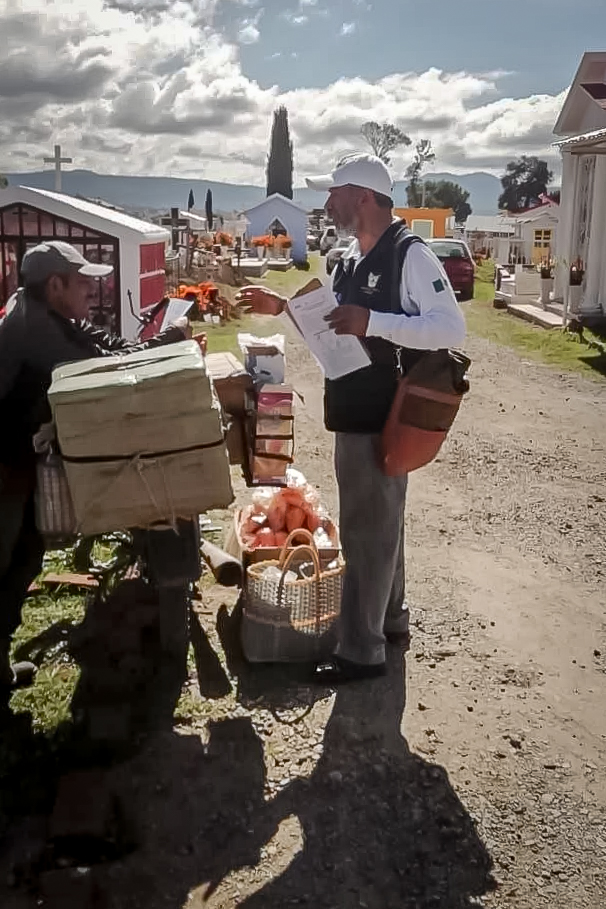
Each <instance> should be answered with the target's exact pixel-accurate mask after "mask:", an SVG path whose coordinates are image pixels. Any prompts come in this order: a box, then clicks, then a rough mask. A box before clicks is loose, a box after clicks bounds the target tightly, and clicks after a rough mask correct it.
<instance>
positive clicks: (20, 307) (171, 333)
mask: <svg viewBox="0 0 606 909" xmlns="http://www.w3.org/2000/svg"><path fill="white" fill-rule="evenodd" d="M112 271H113V268H112V266H111V265H100V264H94V263H92V262H88V261H87V260H86V259H85V258H84V257H83V256H82V255H81V254H80V253H79V252H78V250H77V249H75V248H74V247H73V246H70V244H69V243H63V242H61V241H53V242H49V243H41V244H40V245H39V246H36V247H34V248H33V249H30V250H29V251H28V252H27V253H26V254H25V256H24V258H23V261H22V263H21V276H22V279H23V288H22V290H21V291H20V292H19V295H18V299H17V303H16V305H15V306H14V308H13V310H12V311H11V312H10V314H9V315H8V316H7V317H6V318H5V319H4V321H3V322H2V324H1V325H0V427H1V428H0V710H2V709H3V708H5V707H6V705H7V704H8V699H9V697H10V693H11V691H12V689H13V688H15V687H18V686H20V685H23V684H28V683H29V682H30V681H31V679H32V677H33V672H34V667H33V666H32V665H31V664H28V663H22V664H16V665H14V666H11V664H10V660H9V649H10V642H11V637H12V634H13V632H14V630H15V628H16V627H17V626H18V625H19V622H20V617H21V606H22V604H23V600H24V598H25V596H26V594H27V590H28V588H29V586H30V584H31V582H32V581H33V580H34V578H35V577H36V576H37V575H38V573H39V572H40V569H41V567H42V557H43V554H44V546H43V542H42V538H41V537H40V534H39V533H38V531H37V529H36V523H35V514H34V488H35V455H34V448H33V443H32V438H33V436H34V435H35V434H36V433H37V432H38V430H39V428H40V426H41V425H42V424H43V423H46V422H49V421H50V417H51V414H50V408H49V404H48V400H47V391H48V388H49V386H50V383H51V375H52V371H53V369H54V368H55V367H56V366H58V365H59V364H62V363H69V362H73V361H75V360H86V359H89V358H90V357H103V356H109V355H115V354H120V353H131V352H133V351H136V350H144V349H146V348H149V347H157V346H159V345H162V344H171V343H174V342H177V341H183V340H184V339H185V338H186V337H188V331H189V329H188V323H187V319H183V320H180V321H179V323H177V324H175V325H174V326H172V327H171V328H169V329H168V330H167V331H165V332H163V333H162V334H160V335H157V336H156V337H154V338H152V339H150V340H149V341H146V342H145V343H138V344H133V343H130V342H128V341H126V340H125V339H124V338H120V337H118V336H115V335H108V334H107V333H106V332H104V331H103V330H102V329H99V328H95V327H94V326H93V325H91V323H90V322H89V321H88V313H89V307H90V302H91V293H92V291H93V290H94V287H95V284H94V282H95V279H97V278H103V277H107V275H109V274H111V272H112Z"/></svg>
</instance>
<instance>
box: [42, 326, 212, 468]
mask: <svg viewBox="0 0 606 909" xmlns="http://www.w3.org/2000/svg"><path fill="white" fill-rule="evenodd" d="M48 397H49V401H50V405H51V409H52V412H53V418H54V421H55V425H56V427H57V436H58V440H59V445H60V448H61V453H62V455H63V456H64V457H66V458H121V457H127V456H129V455H130V456H133V455H137V454H140V453H150V452H152V453H158V452H170V451H176V450H181V449H187V448H195V447H200V446H206V445H214V444H215V443H218V442H220V441H221V440H222V439H223V426H222V422H221V411H220V407H219V403H218V400H217V398H216V395H215V394H214V392H213V389H212V384H211V381H210V379H209V376H208V374H207V370H206V365H205V362H204V357H203V356H202V353H201V351H200V348H199V346H198V345H197V344H196V342H195V341H183V342H181V343H178V344H169V345H166V346H165V347H158V348H154V349H152V350H146V351H140V352H138V353H134V354H126V355H124V356H115V357H98V358H95V359H91V360H82V361H80V362H78V363H70V364H68V365H66V366H60V367H58V368H57V369H55V370H54V371H53V378H52V384H51V387H50V389H49V392H48Z"/></svg>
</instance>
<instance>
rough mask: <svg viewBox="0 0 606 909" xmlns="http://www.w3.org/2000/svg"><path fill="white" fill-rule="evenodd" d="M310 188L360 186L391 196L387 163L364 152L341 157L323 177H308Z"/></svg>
mask: <svg viewBox="0 0 606 909" xmlns="http://www.w3.org/2000/svg"><path fill="white" fill-rule="evenodd" d="M306 182H307V185H308V187H309V188H310V189H318V190H322V191H328V190H331V189H334V188H335V187H337V186H361V187H362V189H371V190H373V192H375V193H379V194H380V195H381V196H388V197H390V198H391V194H392V190H393V181H392V179H391V174H390V173H389V170H388V169H387V165H386V164H384V163H383V161H381V159H380V158H377V157H376V156H375V155H367V154H364V153H358V154H352V155H347V156H346V157H345V158H341V160H340V161H339V163H338V164H337V166H336V167H335V169H334V170H333V172H332V174H327V175H325V176H323V177H308V178H307V180H306Z"/></svg>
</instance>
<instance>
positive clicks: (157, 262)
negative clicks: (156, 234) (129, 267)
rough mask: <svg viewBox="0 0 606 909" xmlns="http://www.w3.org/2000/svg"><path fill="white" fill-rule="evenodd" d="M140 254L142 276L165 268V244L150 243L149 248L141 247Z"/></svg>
mask: <svg viewBox="0 0 606 909" xmlns="http://www.w3.org/2000/svg"><path fill="white" fill-rule="evenodd" d="M139 252H140V260H141V265H140V268H139V271H140V273H141V274H142V275H146V274H148V273H149V272H150V271H160V269H163V268H164V243H148V244H147V246H140V247H139Z"/></svg>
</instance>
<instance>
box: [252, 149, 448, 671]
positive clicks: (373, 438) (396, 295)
mask: <svg viewBox="0 0 606 909" xmlns="http://www.w3.org/2000/svg"><path fill="white" fill-rule="evenodd" d="M307 183H308V186H309V187H310V188H312V189H319V190H326V191H328V193H329V198H328V202H327V203H326V210H327V212H328V214H329V216H330V217H331V218H332V219H333V221H334V223H335V225H336V227H337V228H338V229H339V230H342V231H348V232H350V233H352V234H354V235H355V237H356V239H355V241H354V242H353V243H352V244H351V246H350V247H349V249H347V250H346V251H345V253H344V255H343V257H342V259H341V261H340V262H339V263H338V264H337V267H336V269H335V271H334V272H333V278H332V288H333V291H334V294H335V297H336V301H337V304H338V305H337V307H336V308H335V309H334V310H333V312H332V313H331V314H330V315H329V316H328V317H327V320H328V323H329V325H330V326H331V327H332V328H333V329H334V330H335V332H336V333H337V334H339V335H344V334H349V335H356V336H357V337H359V338H361V339H363V341H362V343H363V344H364V346H365V347H366V349H367V351H368V353H369V355H370V358H371V365H370V366H367V367H365V368H364V369H360V370H357V371H356V372H354V373H351V374H349V375H347V376H344V377H343V378H341V379H337V380H336V381H330V380H326V385H325V399H324V401H325V422H326V427H327V429H329V430H332V431H333V432H335V434H336V439H335V467H336V476H337V483H338V486H339V502H340V529H341V539H342V543H343V553H344V556H345V560H346V570H345V578H344V586H343V598H342V604H341V618H340V622H339V628H338V644H337V647H336V650H335V655H334V658H333V659H332V660H330V661H328V662H327V663H323V664H320V665H319V666H317V667H316V670H315V678H316V679H317V681H319V682H323V683H338V682H342V681H349V680H353V679H360V678H371V677H373V676H377V675H382V674H383V673H384V672H385V644H386V641H393V642H406V640H407V638H408V624H409V614H408V607H407V605H406V601H405V575H404V505H405V500H406V486H407V478H406V477H405V476H403V477H387V476H385V475H384V474H383V473H382V472H381V470H380V469H379V466H378V459H377V445H378V440H379V438H380V433H381V431H382V429H383V427H384V425H385V422H386V419H387V416H388V414H389V410H390V407H391V404H392V402H393V400H394V396H395V392H396V387H397V382H398V378H399V376H400V374H401V371H403V372H406V370H407V369H409V368H410V367H411V366H412V365H413V364H414V363H415V362H416V360H417V359H418V358H419V357H420V356H421V355H422V352H423V351H425V350H438V349H443V348H449V347H459V346H461V345H462V344H463V341H464V338H465V322H464V319H463V315H462V313H461V311H460V309H459V307H458V305H457V301H456V298H455V295H454V292H453V290H452V288H451V286H450V283H449V281H448V278H447V277H446V273H445V272H444V269H443V268H442V266H441V264H440V262H439V260H438V259H437V258H436V256H434V254H433V253H432V252H431V250H430V249H429V247H428V246H427V245H426V244H425V243H423V241H422V240H421V239H420V238H419V237H415V236H414V235H413V234H411V232H410V231H409V230H408V228H407V227H406V224H405V222H403V221H399V220H395V219H394V218H393V215H392V208H393V202H392V179H391V176H390V173H389V171H388V169H387V167H386V166H385V164H384V163H383V162H382V161H381V160H380V159H379V158H377V157H375V156H373V155H368V154H352V155H348V156H347V157H346V158H343V159H342V160H341V161H340V162H339V163H338V165H337V166H336V168H335V170H334V171H333V173H332V174H330V175H328V176H326V177H320V178H316V179H309V180H308V181H307ZM240 299H241V300H242V302H244V303H248V304H249V305H250V306H251V307H252V309H253V310H254V311H255V312H260V313H272V314H277V313H278V312H281V311H282V309H283V307H284V305H285V303H286V301H285V300H284V299H283V298H281V297H279V296H278V295H276V294H274V293H272V292H271V291H268V290H267V289H266V288H252V287H247V288H243V289H242V291H241V294H240Z"/></svg>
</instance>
